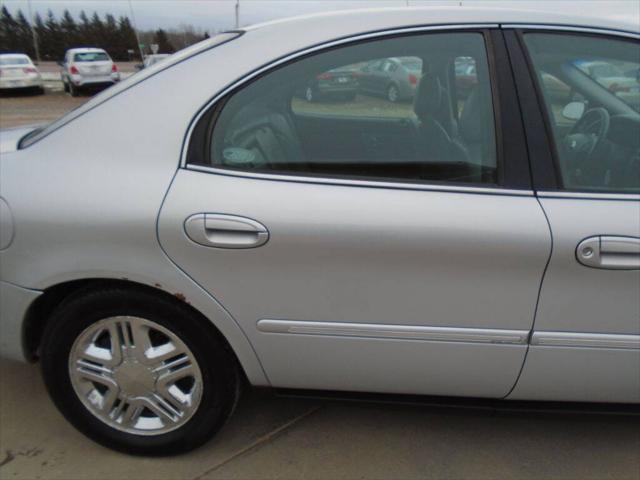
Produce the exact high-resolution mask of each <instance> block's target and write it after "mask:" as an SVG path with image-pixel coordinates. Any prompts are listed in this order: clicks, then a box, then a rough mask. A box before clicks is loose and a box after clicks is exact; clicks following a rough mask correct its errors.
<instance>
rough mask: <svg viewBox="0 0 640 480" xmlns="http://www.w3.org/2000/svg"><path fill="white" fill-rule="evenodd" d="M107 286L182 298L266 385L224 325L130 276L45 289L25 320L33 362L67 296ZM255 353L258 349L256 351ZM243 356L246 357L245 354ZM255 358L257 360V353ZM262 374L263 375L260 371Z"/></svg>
mask: <svg viewBox="0 0 640 480" xmlns="http://www.w3.org/2000/svg"><path fill="white" fill-rule="evenodd" d="M105 288H122V289H130V290H139V291H146V292H148V293H151V294H152V295H155V296H157V297H158V298H165V299H169V300H170V301H172V302H180V303H181V304H182V305H183V306H184V307H186V308H188V309H190V310H191V311H192V312H193V313H195V314H196V316H198V317H200V318H201V319H202V321H203V322H206V323H207V324H208V325H209V326H210V328H213V329H214V330H215V332H216V334H217V335H219V336H220V337H221V339H222V340H223V341H224V342H225V344H226V345H227V346H228V348H229V351H230V352H231V353H232V355H233V358H234V359H235V361H236V363H237V365H238V368H239V371H240V372H242V375H243V377H244V379H245V380H247V381H249V383H252V384H254V385H261V386H266V385H268V380H267V379H266V376H264V371H263V370H262V367H261V365H259V363H258V365H259V368H260V371H259V372H256V365H254V364H252V362H247V360H246V355H244V356H243V355H241V354H239V353H240V352H239V348H238V345H237V342H233V341H230V339H229V336H228V335H225V333H224V332H223V331H222V329H221V328H220V327H219V326H218V325H217V324H216V322H214V321H213V320H212V319H211V318H209V316H207V315H206V314H205V313H204V312H203V311H201V310H200V309H198V308H196V307H195V306H194V305H192V304H191V303H190V302H189V301H187V299H186V298H185V296H184V295H183V294H181V293H174V294H171V293H169V292H168V291H166V290H163V289H162V288H161V286H160V285H159V284H155V285H153V286H151V285H147V284H145V283H140V282H137V281H132V280H129V279H116V278H83V279H76V280H68V281H64V282H61V283H56V284H54V285H51V286H49V287H47V288H45V289H44V290H43V293H42V295H40V296H39V297H38V298H36V299H35V300H34V301H33V303H32V304H31V305H30V306H29V308H28V309H27V312H26V314H25V318H24V321H23V324H22V349H23V352H24V356H25V358H26V359H27V360H28V361H30V362H36V361H37V360H38V359H39V350H40V347H41V344H42V340H43V335H44V332H45V329H46V326H47V324H48V322H49V321H50V319H51V317H52V314H53V312H54V311H55V310H56V309H57V308H58V307H59V306H60V305H62V304H63V303H64V302H65V301H66V300H68V299H70V298H72V297H74V296H76V295H81V294H83V292H84V293H89V292H93V291H95V290H99V289H105ZM254 355H255V352H254ZM243 357H244V358H243ZM256 362H258V360H257V357H256ZM260 374H262V375H260Z"/></svg>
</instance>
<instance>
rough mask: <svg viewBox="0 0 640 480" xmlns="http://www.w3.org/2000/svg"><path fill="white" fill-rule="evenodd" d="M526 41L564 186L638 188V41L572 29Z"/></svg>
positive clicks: (529, 36)
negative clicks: (567, 31) (571, 31)
mask: <svg viewBox="0 0 640 480" xmlns="http://www.w3.org/2000/svg"><path fill="white" fill-rule="evenodd" d="M524 39H525V44H526V47H527V49H528V51H529V55H530V57H531V59H532V63H533V67H534V70H535V73H536V76H537V79H538V84H539V86H540V90H541V92H542V97H543V100H544V104H545V107H546V108H545V110H546V112H547V115H548V117H549V118H548V121H549V124H550V125H551V133H552V137H553V138H552V140H553V141H554V143H555V151H556V161H557V164H558V171H559V174H560V177H561V181H562V185H563V187H564V188H565V189H567V190H575V191H594V192H611V193H638V192H640V75H639V74H638V72H639V69H640V43H639V42H638V41H636V40H631V39H629V40H627V39H619V40H618V39H614V38H612V37H601V36H595V35H587V34H584V35H582V34H573V33H571V34H569V33H566V34H564V33H557V34H556V33H554V34H550V33H533V32H532V33H525V34H524Z"/></svg>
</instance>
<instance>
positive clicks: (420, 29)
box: [180, 23, 499, 168]
mask: <svg viewBox="0 0 640 480" xmlns="http://www.w3.org/2000/svg"><path fill="white" fill-rule="evenodd" d="M498 27H499V24H497V23H478V24H473V23H469V24H459V25H430V26H422V27H407V28H396V29H393V30H380V31H377V32H370V33H364V34H357V35H354V36H351V37H345V38H341V39H339V40H332V41H329V42H326V43H321V44H319V45H315V46H313V47H309V48H306V49H303V50H299V51H297V52H295V53H291V54H289V55H287V56H285V57H282V58H280V59H277V60H275V61H273V62H271V63H267V64H266V65H264V66H262V67H260V68H258V69H257V70H254V71H253V72H251V73H249V74H248V75H245V76H244V77H242V78H241V79H239V80H236V81H235V82H233V83H232V84H231V85H230V86H228V87H227V88H225V89H223V90H222V91H221V92H220V93H218V94H217V95H216V96H215V97H213V99H212V100H210V101H209V102H207V103H206V104H205V105H204V106H203V107H202V108H201V109H200V111H199V112H198V113H197V115H196V116H195V117H194V119H193V120H192V121H191V124H190V125H189V129H188V130H187V135H186V136H185V141H184V143H183V145H182V154H181V156H180V166H181V167H183V168H184V167H185V166H186V165H187V151H188V145H189V142H190V141H191V135H192V134H193V129H194V128H195V126H196V124H197V123H198V121H199V120H200V119H201V118H202V116H203V115H204V114H205V113H206V112H207V110H209V107H211V106H212V105H213V104H214V103H216V102H217V101H218V100H220V99H221V98H223V97H224V96H225V95H227V94H228V93H229V92H231V91H232V90H234V89H236V88H238V87H240V86H241V85H243V84H245V83H247V82H249V81H250V80H251V79H253V78H255V77H257V76H258V75H260V74H262V73H264V72H266V71H267V70H271V69H272V68H275V67H277V66H279V65H282V64H283V63H286V62H289V61H291V60H294V59H296V58H298V57H302V56H304V55H308V54H309V53H313V52H317V51H319V50H324V49H327V48H331V47H335V46H338V45H343V44H346V43H352V42H357V41H360V40H367V39H370V38H377V37H387V36H390V35H397V34H401V33H415V32H423V31H424V32H426V31H439V30H469V29H479V28H498Z"/></svg>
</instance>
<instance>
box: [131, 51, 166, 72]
mask: <svg viewBox="0 0 640 480" xmlns="http://www.w3.org/2000/svg"><path fill="white" fill-rule="evenodd" d="M170 56H171V54H169V53H156V54H153V55H147V56H146V57H144V62H142V63H139V64H137V65H136V67H135V68H136V69H137V70H143V69H145V68H148V67H150V66H151V65H155V64H156V63H158V62H159V61H160V60H164V59H165V58H167V57H170Z"/></svg>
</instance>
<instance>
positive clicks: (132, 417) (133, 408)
mask: <svg viewBox="0 0 640 480" xmlns="http://www.w3.org/2000/svg"><path fill="white" fill-rule="evenodd" d="M141 403H142V402H138V401H136V402H130V403H129V406H128V407H127V411H126V412H124V415H123V416H122V424H123V425H125V426H127V427H132V428H133V427H134V426H135V424H136V423H137V422H138V418H140V414H141V413H142V409H143V407H144V406H143V405H142V404H141Z"/></svg>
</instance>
